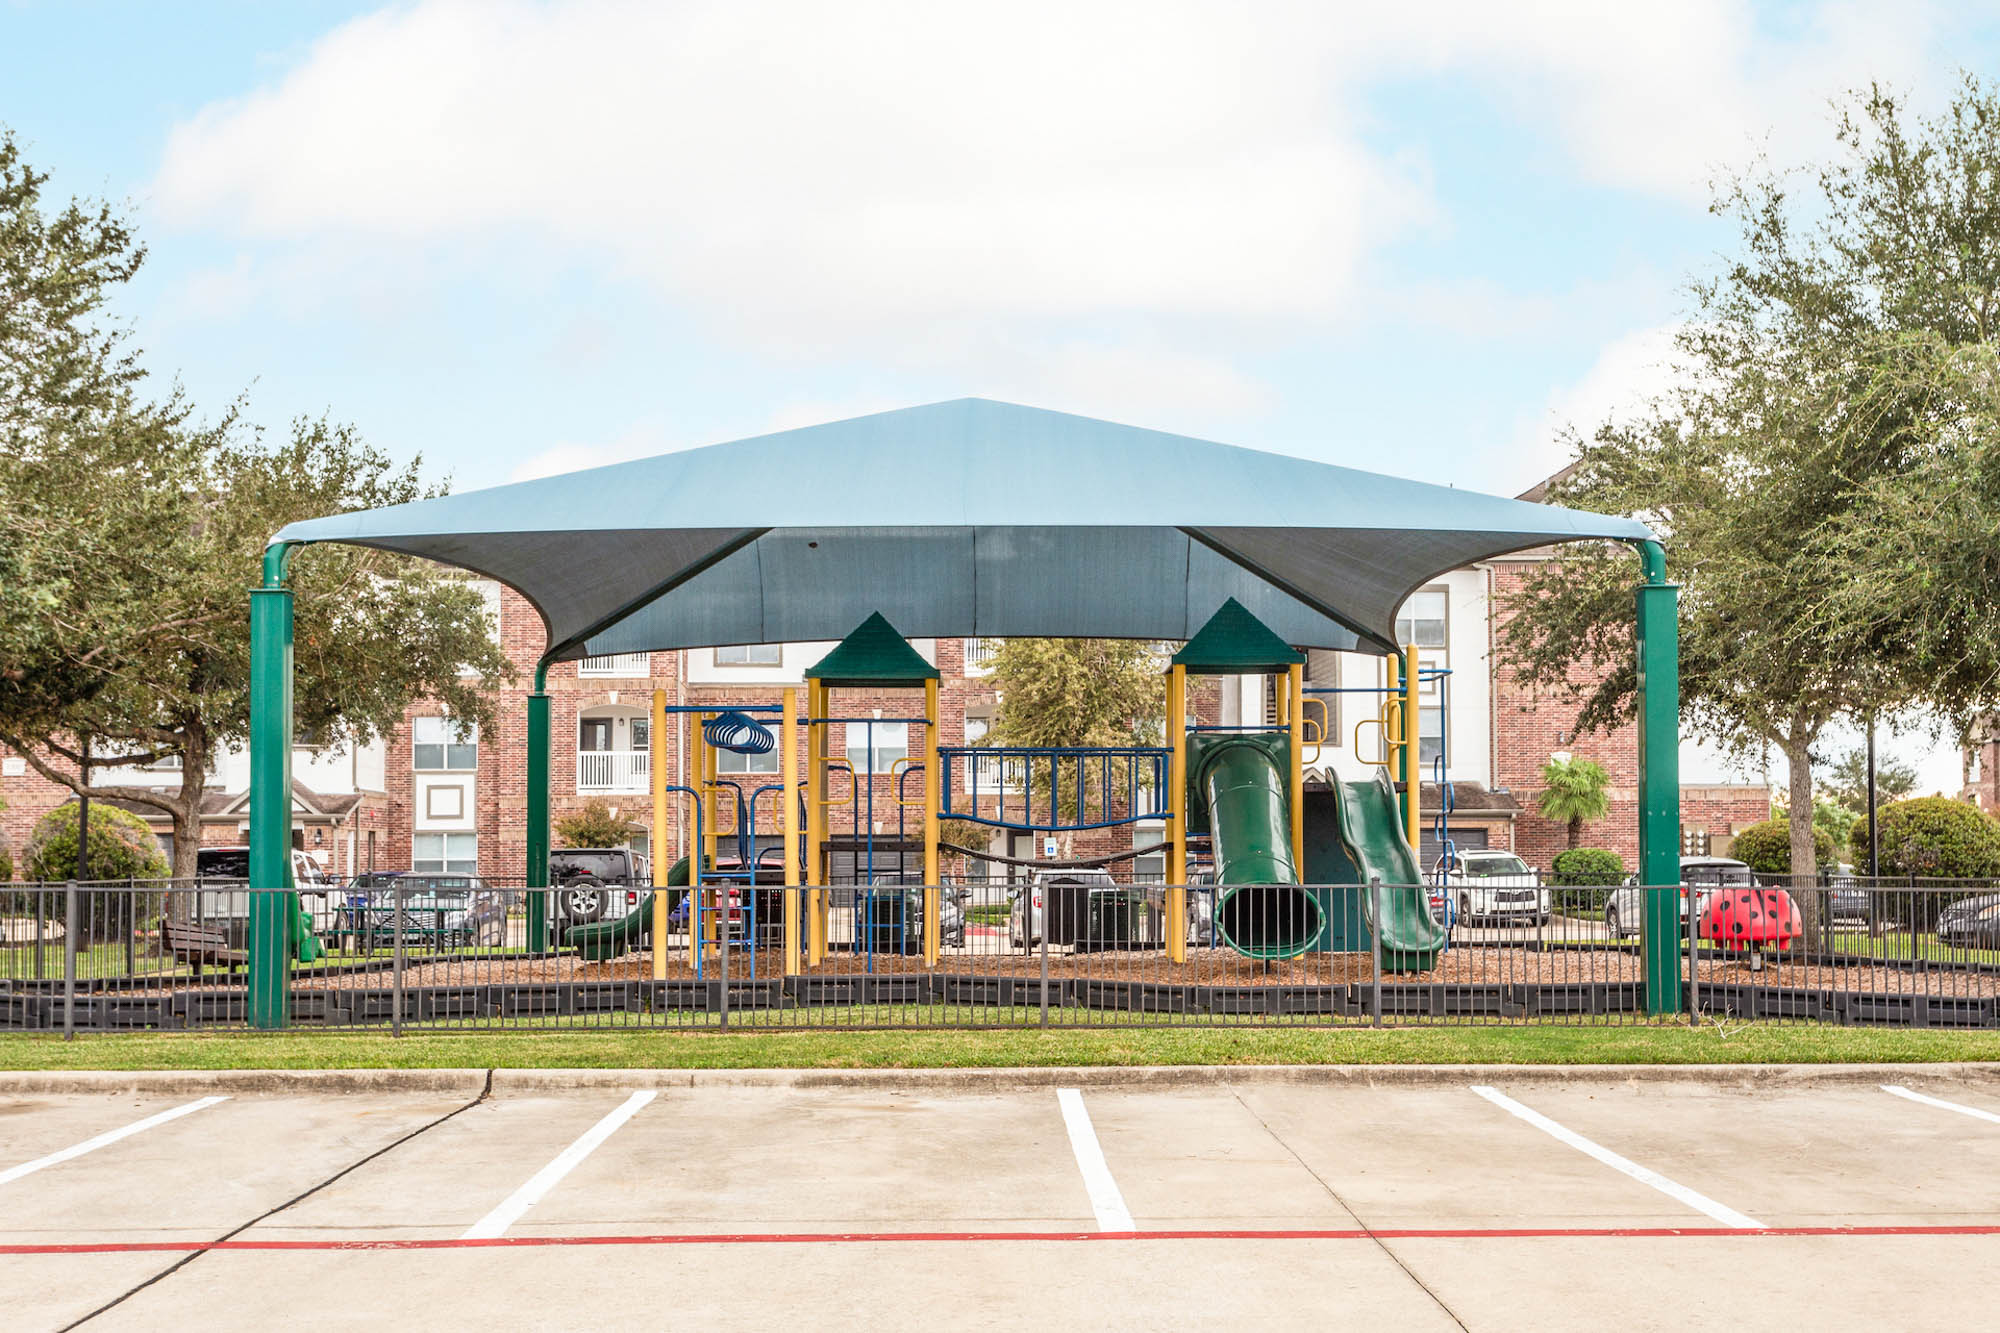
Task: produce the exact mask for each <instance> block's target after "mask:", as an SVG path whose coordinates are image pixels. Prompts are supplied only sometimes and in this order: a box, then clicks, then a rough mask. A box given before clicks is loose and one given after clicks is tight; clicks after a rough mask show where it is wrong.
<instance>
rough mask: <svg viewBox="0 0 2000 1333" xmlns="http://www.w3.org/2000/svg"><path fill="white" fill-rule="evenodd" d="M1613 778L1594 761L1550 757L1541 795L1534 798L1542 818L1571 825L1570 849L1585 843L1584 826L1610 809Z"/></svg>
mask: <svg viewBox="0 0 2000 1333" xmlns="http://www.w3.org/2000/svg"><path fill="white" fill-rule="evenodd" d="M1610 783H1611V778H1610V775H1609V774H1607V773H1606V772H1605V771H1604V766H1603V765H1602V764H1599V763H1598V762H1597V761H1596V760H1595V759H1573V758H1571V757H1570V756H1569V755H1566V754H1557V755H1551V756H1550V757H1549V762H1547V763H1546V764H1543V765H1542V794H1541V795H1540V796H1538V797H1536V798H1535V805H1536V808H1537V809H1539V810H1540V811H1541V812H1542V818H1544V819H1547V820H1552V821H1554V822H1555V823H1558V824H1567V825H1569V845H1570V846H1571V847H1572V848H1575V847H1578V846H1580V845H1581V844H1582V842H1583V826H1584V825H1585V824H1586V823H1588V822H1590V821H1592V820H1596V819H1602V818H1604V816H1605V814H1606V813H1607V812H1608V811H1609V810H1610V809H1611V796H1610V794H1609V792H1608V791H1607V790H1606V788H1607V787H1609V786H1610Z"/></svg>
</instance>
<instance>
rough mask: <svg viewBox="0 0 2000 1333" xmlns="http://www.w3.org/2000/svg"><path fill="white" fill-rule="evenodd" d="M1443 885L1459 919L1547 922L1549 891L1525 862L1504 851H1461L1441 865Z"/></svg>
mask: <svg viewBox="0 0 2000 1333" xmlns="http://www.w3.org/2000/svg"><path fill="white" fill-rule="evenodd" d="M1443 869H1444V872H1445V874H1444V882H1445V885H1446V886H1447V887H1448V888H1449V889H1450V890H1451V891H1452V900H1453V901H1454V902H1455V903H1456V905H1457V907H1458V919H1459V920H1461V921H1464V922H1467V923H1468V924H1470V923H1471V922H1474V921H1492V922H1509V921H1511V922H1516V923H1520V922H1532V923H1533V924H1535V925H1538V926H1540V925H1545V924H1547V922H1548V919H1549V912H1550V900H1549V891H1548V890H1547V889H1545V888H1543V887H1542V886H1541V877H1540V876H1539V875H1537V874H1536V873H1535V872H1534V870H1533V869H1532V868H1530V867H1529V865H1528V863H1527V862H1526V861H1523V860H1522V859H1521V858H1520V857H1518V856H1516V855H1514V853H1512V852H1504V851H1484V850H1476V851H1463V852H1459V853H1457V854H1456V855H1455V856H1454V857H1453V858H1452V861H1451V862H1450V863H1449V864H1445V865H1444V866H1443Z"/></svg>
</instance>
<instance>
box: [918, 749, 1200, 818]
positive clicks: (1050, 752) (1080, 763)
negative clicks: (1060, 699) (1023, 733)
mask: <svg viewBox="0 0 2000 1333" xmlns="http://www.w3.org/2000/svg"><path fill="white" fill-rule="evenodd" d="M1172 759H1173V752H1172V751H1170V750H1167V749H1165V748H1163V747H1159V746H1117V747H1110V748H1104V749H1094V748H1088V747H1083V746H992V747H985V746H940V747H938V762H939V764H941V765H942V766H943V770H944V771H943V772H942V773H941V774H940V782H939V788H938V790H939V797H938V814H939V815H940V817H942V818H946V819H962V820H965V821H966V822H968V823H972V824H984V825H987V826H988V827H991V828H1005V829H1017V830H1020V831H1021V832H1030V833H1062V832H1070V831H1080V830H1083V829H1098V828H1116V827H1118V826H1119V825H1123V824H1136V823H1139V822H1140V821H1142V820H1153V819H1165V818H1166V817H1167V812H1166V805H1167V801H1166V800H1165V793H1166V790H1167V769H1168V766H1169V764H1170V763H1171V762H1172ZM961 776H962V777H963V778H964V782H963V783H962V784H961V783H960V781H959V779H960V777H961ZM1093 778H1094V779H1095V781H1094V782H1093ZM982 799H986V800H990V801H993V802H995V805H994V810H993V813H992V814H991V815H988V814H982V813H981V811H980V805H979V803H980V801H981V800H982ZM1010 806H1011V807H1012V808H1014V809H1015V810H1018V812H1019V816H1018V817H1010V816H1009V813H1008V812H1009V808H1010ZM1093 807H1094V808H1095V816H1096V817H1094V818H1093V817H1092V815H1093ZM1120 809H1122V810H1123V811H1124V813H1123V814H1117V813H1114V812H1115V811H1118V810H1120Z"/></svg>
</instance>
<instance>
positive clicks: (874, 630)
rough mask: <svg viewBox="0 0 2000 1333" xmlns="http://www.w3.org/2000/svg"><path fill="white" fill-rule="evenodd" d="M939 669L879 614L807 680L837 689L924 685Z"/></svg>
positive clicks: (821, 661) (859, 627)
mask: <svg viewBox="0 0 2000 1333" xmlns="http://www.w3.org/2000/svg"><path fill="white" fill-rule="evenodd" d="M937 678H938V669H937V668H936V667H934V666H932V665H931V664H930V663H929V662H926V661H925V660H924V657H923V654H922V653H920V652H918V651H917V650H916V649H914V648H912V647H910V641H909V640H908V639H905V638H904V637H903V636H902V635H900V634H898V633H896V627H895V626H894V625H891V624H890V623H889V620H888V618H887V617H886V616H884V615H883V614H882V613H881V612H880V611H877V612H875V613H874V614H873V615H871V616H869V617H868V619H866V620H864V621H862V622H861V623H860V624H859V625H856V626H855V627H854V632H853V633H852V634H849V635H848V636H847V637H846V638H844V639H842V640H841V641H840V643H839V644H838V645H836V646H835V648H834V650H833V651H832V652H830V653H828V654H827V655H826V656H825V657H822V658H820V659H819V661H817V662H815V663H814V664H813V665H812V666H811V667H810V668H808V669H807V671H806V679H807V680H816V681H819V682H820V683H821V684H824V685H831V686H835V687H836V688H838V687H842V686H849V685H921V684H923V683H924V682H925V681H927V680H936V679H937Z"/></svg>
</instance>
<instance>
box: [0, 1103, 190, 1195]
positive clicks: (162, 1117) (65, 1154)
mask: <svg viewBox="0 0 2000 1333" xmlns="http://www.w3.org/2000/svg"><path fill="white" fill-rule="evenodd" d="M228 1100H229V1098H227V1097H203V1098H202V1099H201V1100H200V1101H194V1102H189V1103H187V1105H185V1106H176V1107H174V1108H172V1109H171V1110H166V1111H162V1112H160V1113H159V1114H158V1115H149V1116H147V1117H146V1118H145V1119H144V1120H135V1121H133V1122H132V1123H131V1124H129V1125H127V1126H125V1127H124V1128H123V1129H114V1130H112V1131H110V1132H109V1133H106V1134H99V1135H98V1136H97V1137H96V1138H94V1139H85V1140H84V1141H83V1142H82V1143H79V1144H77V1145H75V1146H74V1147H70V1148H64V1149H63V1150H62V1151H61V1152H52V1153H50V1154H49V1155H48V1156H47V1157H37V1158H36V1159H35V1160H34V1161H32V1162H23V1163H21V1164H20V1165H19V1166H10V1167H8V1168H7V1169H6V1170H5V1171H0V1185H7V1184H11V1183H12V1182H14V1181H16V1180H19V1179H20V1178H21V1177H22V1176H27V1175H33V1174H34V1173H35V1172H37V1171H39V1170H41V1169H42V1168H43V1167H45V1166H54V1165H56V1164H57V1163H58V1162H67V1161H69V1160H70V1159H71V1158H72V1157H81V1156H83V1155H84V1154H85V1153H87V1152H96V1151H97V1150H98V1149H99V1148H104V1147H108V1146H110V1145H111V1144H114V1143H116V1142H118V1140H120V1139H127V1138H130V1137H132V1135H134V1134H137V1133H139V1132H141V1131H142V1130H148V1129H151V1128H152V1127H153V1126H155V1125H164V1124H166V1123H167V1122H168V1121H169V1120H178V1119H180V1118H181V1117H182V1116H184V1115H193V1114H194V1113H195V1112H196V1111H199V1110H201V1109H202V1108H203V1107H207V1106H213V1105H215V1104H216V1103H217V1102H226V1101H228Z"/></svg>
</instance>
